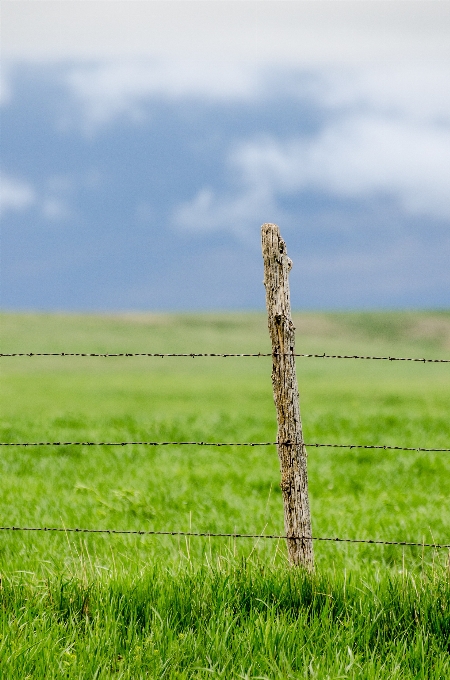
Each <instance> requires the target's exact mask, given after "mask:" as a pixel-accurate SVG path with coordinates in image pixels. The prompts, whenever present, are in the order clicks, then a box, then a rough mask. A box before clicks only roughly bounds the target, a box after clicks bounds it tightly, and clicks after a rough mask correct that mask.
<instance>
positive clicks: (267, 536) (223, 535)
mask: <svg viewBox="0 0 450 680" xmlns="http://www.w3.org/2000/svg"><path fill="white" fill-rule="evenodd" d="M0 531H49V532H52V531H53V532H62V533H81V534H125V535H127V534H128V535H133V536H202V537H206V538H219V537H220V538H257V539H260V538H264V539H271V540H274V539H275V540H282V539H285V540H296V541H297V540H299V541H302V540H303V541H332V542H336V543H367V544H371V545H403V546H416V547H420V548H437V549H441V548H450V543H424V542H422V543H417V542H413V541H382V540H376V539H368V538H367V539H366V538H339V537H323V536H287V535H283V534H236V533H215V532H211V531H153V530H138V529H83V528H80V527H76V528H67V527H15V526H11V527H0Z"/></svg>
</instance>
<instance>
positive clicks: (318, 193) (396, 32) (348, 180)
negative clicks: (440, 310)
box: [0, 0, 450, 311]
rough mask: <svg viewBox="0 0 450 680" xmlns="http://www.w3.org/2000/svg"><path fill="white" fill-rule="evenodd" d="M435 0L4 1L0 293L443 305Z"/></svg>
mask: <svg viewBox="0 0 450 680" xmlns="http://www.w3.org/2000/svg"><path fill="white" fill-rule="evenodd" d="M413 8H414V9H413ZM448 8H449V4H448V3H441V2H439V1H437V0H436V1H433V2H432V3H427V2H421V1H420V0H419V1H418V2H415V3H404V2H398V3H397V2H389V3H386V2H377V1H376V0H375V1H373V2H365V1H360V2H358V3H355V2H346V1H345V0H330V1H329V2H327V1H326V0H325V1H324V2H321V3H318V2H316V0H305V1H300V2H296V3H286V2H282V1H279V0H261V1H260V2H246V1H245V0H244V1H243V2H239V0H235V2H226V1H224V2H214V1H213V2H209V3H204V2H196V1H195V0H193V1H190V2H189V1H187V0H185V1H181V2H173V1H172V0H164V1H161V2H145V3H142V2H131V0H123V1H121V2H120V1H119V2H114V3H113V2H109V1H106V2H105V1H103V2H95V1H91V0H68V1H67V2H64V3H61V2H53V1H52V0H49V1H47V0H34V1H33V2H29V1H27V0H6V1H5V2H4V3H3V29H2V30H3V35H2V43H3V55H2V109H1V116H2V141H1V194H0V195H1V203H0V210H1V218H2V241H1V245H2V265H1V306H2V307H3V308H4V309H46V310H63V309H66V310H90V311H95V310H100V311H101V310H125V309H135V310H195V309H199V310H207V309H262V308H263V307H264V290H263V286H262V263H261V255H260V236H259V229H260V225H261V224H262V223H263V222H266V221H275V222H277V223H278V224H279V225H280V228H281V231H282V234H283V235H284V237H285V240H286V241H287V245H288V252H289V254H290V256H291V258H292V259H293V261H294V268H293V270H292V273H291V288H292V300H293V304H294V306H295V307H297V308H304V309H340V308H346V309H348V308H384V307H416V308H417V307H421V308H424V307H433V308H435V307H449V306H450V267H449V262H450V192H449V186H450V160H449V158H450V68H449V66H448V64H449V63H450V59H449V57H450V54H448V52H449V44H450V41H449V40H448V38H449V37H450V36H449V26H450V23H449V11H448ZM325 10H326V11H325Z"/></svg>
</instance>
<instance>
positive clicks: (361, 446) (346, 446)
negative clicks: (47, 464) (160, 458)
mask: <svg viewBox="0 0 450 680" xmlns="http://www.w3.org/2000/svg"><path fill="white" fill-rule="evenodd" d="M294 443H295V442H291V441H285V442H0V446H25V447H26V446H219V447H220V446H278V445H282V446H289V445H291V444H294ZM305 446H307V447H309V448H333V449H380V450H382V451H430V452H431V451H437V452H441V453H444V452H450V449H438V448H422V447H419V446H386V445H376V444H320V443H319V444H317V443H313V444H308V443H305Z"/></svg>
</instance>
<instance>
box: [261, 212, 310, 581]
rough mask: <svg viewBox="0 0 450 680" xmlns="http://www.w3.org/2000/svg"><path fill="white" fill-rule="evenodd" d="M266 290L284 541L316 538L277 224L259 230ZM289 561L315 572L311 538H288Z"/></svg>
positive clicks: (286, 265)
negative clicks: (313, 530)
mask: <svg viewBox="0 0 450 680" xmlns="http://www.w3.org/2000/svg"><path fill="white" fill-rule="evenodd" d="M261 237H262V252H263V260H264V285H265V288H266V305H267V314H268V324H269V333H270V338H271V341H272V361H273V364H272V386H273V396H274V401H275V406H276V410H277V423H278V437H277V441H278V442H280V443H279V444H278V456H279V459H280V468H281V485H280V486H281V491H282V494H283V505H284V525H285V530H286V536H306V537H310V536H312V533H311V515H310V510H309V498H308V476H307V466H306V448H305V443H304V441H303V432H302V423H301V418H300V406H299V393H298V384H297V376H296V370H295V356H293V355H294V352H295V326H294V324H293V322H292V317H291V306H290V296H289V279H288V275H289V271H290V270H291V268H292V261H291V260H290V259H289V257H288V256H287V252H286V244H285V242H284V241H283V239H282V238H281V235H280V231H279V228H278V226H277V225H276V224H263V226H262V227H261ZM287 548H288V556H289V561H290V563H291V564H293V565H302V566H304V567H306V568H307V569H308V570H312V569H313V564H314V557H313V544H312V540H311V539H310V538H292V539H290V538H288V539H287Z"/></svg>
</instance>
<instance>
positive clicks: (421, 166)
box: [232, 116, 450, 219]
mask: <svg viewBox="0 0 450 680" xmlns="http://www.w3.org/2000/svg"><path fill="white" fill-rule="evenodd" d="M449 158H450V128H448V127H444V126H439V125H434V126H431V125H417V124H414V123H409V122H404V121H395V120H394V121H392V120H389V119H384V118H377V117H369V116H360V117H350V118H348V119H345V120H344V121H343V122H337V123H332V124H330V125H329V126H327V127H326V128H325V129H324V130H323V131H322V133H321V134H320V135H318V136H317V137H313V138H307V139H304V138H294V139H290V140H288V141H287V142H279V141H277V140H274V139H268V140H263V141H262V142H250V143H247V144H244V145H242V146H241V147H240V148H239V149H237V150H236V151H235V152H234V154H233V156H232V162H233V163H234V164H235V166H236V167H237V168H238V169H239V171H240V173H241V175H242V177H243V178H244V180H245V182H246V184H247V185H248V186H250V187H255V186H264V187H266V188H267V189H266V190H270V191H272V192H274V193H276V192H281V193H293V192H296V191H302V190H308V189H316V190H320V191H324V192H326V193H329V194H332V195H335V196H337V197H341V198H343V197H345V198H357V199H361V198H368V197H372V196H376V195H384V196H391V197H393V198H394V199H396V200H397V201H398V202H399V204H400V206H401V207H402V208H403V210H404V211H405V212H407V213H410V214H415V213H421V214H425V215H431V216H434V217H438V218H444V219H450V196H449V191H448V188H449V186H450V163H449Z"/></svg>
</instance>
